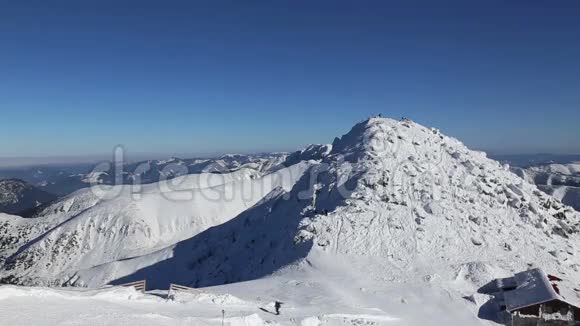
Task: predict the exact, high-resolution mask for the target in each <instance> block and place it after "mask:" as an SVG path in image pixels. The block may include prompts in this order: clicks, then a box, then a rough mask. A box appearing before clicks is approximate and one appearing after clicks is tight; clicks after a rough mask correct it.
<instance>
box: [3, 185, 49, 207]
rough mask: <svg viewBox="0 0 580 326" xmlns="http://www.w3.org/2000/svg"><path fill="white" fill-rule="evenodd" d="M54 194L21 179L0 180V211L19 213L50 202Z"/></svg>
mask: <svg viewBox="0 0 580 326" xmlns="http://www.w3.org/2000/svg"><path fill="white" fill-rule="evenodd" d="M55 199H56V196H55V195H53V194H49V193H47V192H45V191H42V190H40V189H38V188H36V187H34V186H32V185H30V184H28V183H26V182H24V181H22V180H18V179H3V180H0V212H3V213H8V214H19V213H22V212H25V211H27V210H30V209H34V208H35V207H38V206H40V205H42V204H45V203H48V202H51V201H53V200H55Z"/></svg>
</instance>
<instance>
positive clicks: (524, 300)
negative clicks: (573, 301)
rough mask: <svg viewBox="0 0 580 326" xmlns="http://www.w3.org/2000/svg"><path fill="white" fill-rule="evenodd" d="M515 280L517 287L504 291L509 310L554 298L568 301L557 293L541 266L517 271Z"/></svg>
mask: <svg viewBox="0 0 580 326" xmlns="http://www.w3.org/2000/svg"><path fill="white" fill-rule="evenodd" d="M514 280H515V282H516V284H517V287H516V288H515V289H514V290H511V291H506V292H504V300H505V304H506V309H507V310H508V311H509V312H512V311H515V310H518V309H521V308H525V307H529V306H533V305H536V304H540V303H545V302H549V301H552V300H559V301H563V302H567V301H566V299H565V298H564V297H562V296H561V295H559V294H558V293H556V291H555V290H554V287H553V286H552V284H551V282H550V281H549V279H548V276H547V275H546V274H545V273H544V272H543V271H542V270H541V269H539V268H534V269H530V270H527V271H525V272H521V273H517V274H515V275H514Z"/></svg>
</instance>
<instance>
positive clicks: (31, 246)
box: [0, 163, 308, 284]
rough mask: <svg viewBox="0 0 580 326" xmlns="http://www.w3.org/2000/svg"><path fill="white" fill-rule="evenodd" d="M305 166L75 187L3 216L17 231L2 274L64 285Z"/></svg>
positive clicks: (187, 228)
mask: <svg viewBox="0 0 580 326" xmlns="http://www.w3.org/2000/svg"><path fill="white" fill-rule="evenodd" d="M307 166H308V164H307V163H301V164H297V165H295V166H292V167H290V168H287V169H282V170H279V171H277V172H276V173H273V174H268V175H265V176H260V174H258V173H257V172H256V171H255V170H250V169H241V170H238V171H236V172H233V173H230V174H197V175H188V176H183V177H179V178H176V179H173V180H169V181H165V182H160V183H156V184H150V185H144V186H139V187H137V188H135V187H129V186H114V187H111V186H103V187H100V188H95V187H93V188H90V189H84V190H80V191H78V192H76V193H74V194H72V195H70V196H68V197H66V198H64V199H63V200H61V201H59V202H57V203H55V204H54V205H51V206H50V207H47V208H46V209H45V210H44V211H43V212H42V214H41V216H39V217H37V218H35V219H33V220H32V219H31V220H24V219H8V218H3V219H2V220H3V221H5V224H4V225H3V224H2V223H1V222H2V221H0V228H1V229H2V230H5V231H4V232H5V234H7V235H16V234H17V235H18V242H17V243H16V244H12V245H11V246H10V245H8V246H5V247H7V248H4V250H3V251H2V253H3V255H4V258H6V259H7V262H6V264H5V266H4V272H3V273H2V274H0V275H3V276H4V280H5V281H10V282H19V283H22V282H25V283H29V282H30V283H40V284H55V283H56V284H62V283H65V282H67V281H69V278H70V277H71V276H72V275H74V273H75V272H76V271H77V270H79V269H86V268H90V267H94V266H98V265H101V264H104V263H108V262H112V261H116V260H122V259H127V258H130V257H135V256H141V255H144V254H148V253H150V252H153V251H155V250H159V249H161V248H164V247H166V246H168V245H172V244H174V243H176V242H178V241H181V240H184V239H187V238H189V237H191V236H194V235H196V234H197V233H199V232H201V231H203V230H205V229H207V228H209V227H212V226H214V225H218V224H221V223H223V222H225V221H227V220H229V219H231V218H232V217H234V216H236V215H238V214H239V213H241V212H243V211H244V210H246V209H247V208H248V207H251V206H252V205H254V204H255V203H257V202H258V201H259V200H261V199H262V198H263V197H264V196H266V195H267V194H268V193H270V192H271V191H273V190H276V189H290V187H291V186H292V185H293V183H294V182H295V180H296V179H297V178H299V177H300V176H301V174H302V173H303V171H304V170H305V169H306V168H307ZM2 225H3V226H2ZM2 230H0V233H1V231H2Z"/></svg>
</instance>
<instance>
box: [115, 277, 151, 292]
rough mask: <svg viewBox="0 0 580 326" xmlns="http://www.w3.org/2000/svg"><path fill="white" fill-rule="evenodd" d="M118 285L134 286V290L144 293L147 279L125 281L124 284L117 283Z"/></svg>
mask: <svg viewBox="0 0 580 326" xmlns="http://www.w3.org/2000/svg"><path fill="white" fill-rule="evenodd" d="M119 286H124V287H132V288H135V290H137V291H140V292H143V293H145V291H146V290H147V281H146V280H142V281H135V282H130V283H125V284H119Z"/></svg>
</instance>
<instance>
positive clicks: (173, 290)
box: [167, 283, 204, 299]
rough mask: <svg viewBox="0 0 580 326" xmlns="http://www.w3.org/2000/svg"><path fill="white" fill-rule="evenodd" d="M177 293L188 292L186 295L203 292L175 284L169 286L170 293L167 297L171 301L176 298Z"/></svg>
mask: <svg viewBox="0 0 580 326" xmlns="http://www.w3.org/2000/svg"><path fill="white" fill-rule="evenodd" d="M177 292H186V293H203V292H204V291H203V290H200V289H196V288H190V287H187V286H183V285H179V284H173V283H171V284H170V285H169V292H168V293H167V297H168V298H169V299H172V298H174V297H175V293H177Z"/></svg>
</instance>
